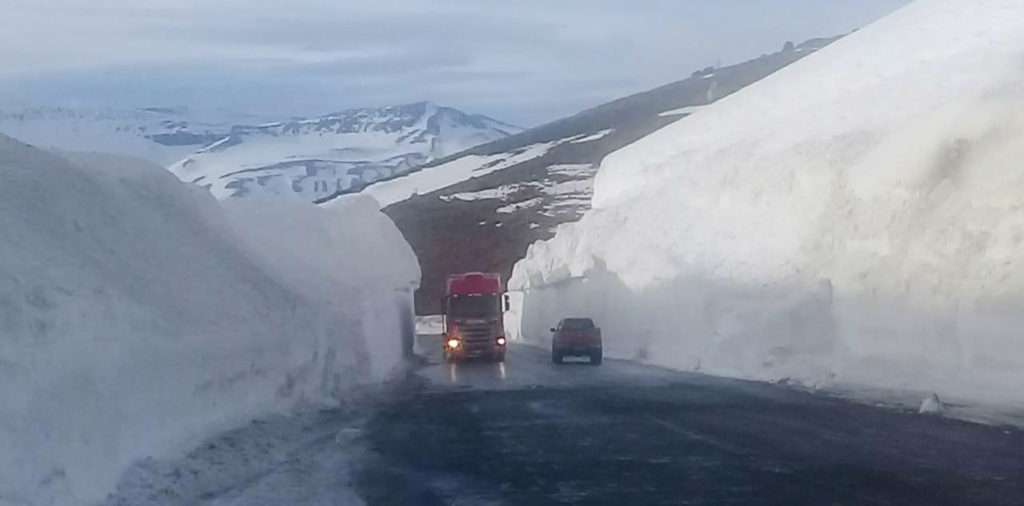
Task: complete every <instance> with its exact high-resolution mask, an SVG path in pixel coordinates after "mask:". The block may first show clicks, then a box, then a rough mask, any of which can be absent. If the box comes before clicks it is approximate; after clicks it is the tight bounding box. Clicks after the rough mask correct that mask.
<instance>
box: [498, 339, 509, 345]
mask: <svg viewBox="0 0 1024 506" xmlns="http://www.w3.org/2000/svg"><path fill="white" fill-rule="evenodd" d="M507 342H508V341H506V340H505V338H504V337H499V338H498V346H505V343H507Z"/></svg>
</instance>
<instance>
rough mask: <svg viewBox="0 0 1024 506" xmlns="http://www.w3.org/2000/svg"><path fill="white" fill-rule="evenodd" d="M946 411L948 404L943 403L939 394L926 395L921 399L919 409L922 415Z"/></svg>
mask: <svg viewBox="0 0 1024 506" xmlns="http://www.w3.org/2000/svg"><path fill="white" fill-rule="evenodd" d="M945 411H946V406H944V405H943V404H942V401H941V400H939V396H938V395H935V394H931V395H929V396H928V397H925V398H924V400H923V401H921V409H919V410H918V412H919V413H921V414H922V415H937V414H941V413H943V412H945Z"/></svg>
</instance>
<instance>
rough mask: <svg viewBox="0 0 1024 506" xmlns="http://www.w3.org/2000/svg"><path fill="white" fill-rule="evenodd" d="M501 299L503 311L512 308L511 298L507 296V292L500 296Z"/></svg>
mask: <svg viewBox="0 0 1024 506" xmlns="http://www.w3.org/2000/svg"><path fill="white" fill-rule="evenodd" d="M501 300H502V303H503V304H504V311H508V310H509V309H512V298H511V297H509V296H508V294H507V293H506V294H505V295H503V296H502V298H501Z"/></svg>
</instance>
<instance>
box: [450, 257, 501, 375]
mask: <svg viewBox="0 0 1024 506" xmlns="http://www.w3.org/2000/svg"><path fill="white" fill-rule="evenodd" d="M507 309H508V297H507V296H506V295H505V294H504V293H503V292H502V289H501V275H499V274H495V273H486V272H470V273H466V274H456V275H453V276H449V277H448V281H447V285H446V289H445V294H444V297H443V299H442V301H441V315H442V317H443V322H444V339H443V341H444V358H445V360H447V361H457V360H462V359H467V358H483V359H488V360H492V361H495V362H501V361H504V360H505V349H506V347H507V345H508V342H507V340H506V336H505V322H504V321H503V320H504V318H503V315H504V313H505V310H507Z"/></svg>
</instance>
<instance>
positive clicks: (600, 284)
mask: <svg viewBox="0 0 1024 506" xmlns="http://www.w3.org/2000/svg"><path fill="white" fill-rule="evenodd" d="M1021 83H1024V2H1020V1H1019V0H971V1H967V0H919V1H917V2H915V3H913V4H910V5H909V6H907V7H904V8H903V9H901V10H899V11H897V12H896V13H894V14H892V15H890V16H889V17H887V18H885V19H883V20H881V21H879V22H877V23H875V24H873V25H872V26H869V27H867V28H865V29H862V30H860V31H858V32H856V33H853V34H851V35H849V36H848V37H845V38H843V39H842V40H840V41H838V42H836V43H835V44H833V45H831V46H829V47H828V48H826V49H823V50H822V51H820V52H819V53H817V54H815V55H812V56H810V57H808V58H806V59H804V60H802V61H800V62H798V63H795V64H793V65H792V66H790V67H787V68H786V69H784V70H782V71H780V72H778V73H777V74H775V75H773V76H771V77H769V78H767V79H765V80H764V81H762V82H760V83H757V84H755V85H753V86H751V87H749V88H747V89H745V90H743V91H741V92H739V93H737V94H735V95H733V96H730V97H728V98H726V99H724V100H722V101H720V102H718V103H716V104H714V105H712V106H709V107H707V108H704V109H702V110H700V111H698V112H697V113H695V114H694V115H693V116H690V117H688V118H685V119H682V120H680V121H679V122H677V123H674V124H672V125H669V126H668V127H665V128H664V129H662V130H660V131H658V132H655V133H654V134H652V135H650V136H648V137H647V138H644V139H642V140H640V141H638V142H636V143H635V144H633V145H631V146H628V147H626V148H624V149H623V150H621V151H619V152H617V153H614V154H612V155H610V156H609V157H608V158H607V159H606V160H605V161H604V163H603V165H602V167H601V169H600V172H599V173H598V175H597V179H596V181H595V194H594V200H593V205H594V209H593V210H592V211H590V212H589V213H588V214H587V215H586V216H585V217H584V218H583V220H582V221H580V222H579V223H576V224H572V225H568V226H565V227H563V228H561V229H560V230H558V232H557V234H556V236H555V237H554V238H553V239H551V240H549V241H546V242H539V243H536V244H534V245H532V247H531V248H530V249H529V251H528V253H527V256H526V258H525V259H524V260H522V261H520V262H519V263H518V264H517V265H516V266H515V269H514V272H513V275H512V278H511V280H510V288H511V289H513V290H519V291H521V292H522V294H521V296H520V297H517V298H516V300H517V301H518V308H517V309H516V310H515V312H514V313H513V314H512V315H510V316H511V319H512V320H513V321H511V322H510V327H511V328H514V329H519V331H520V338H522V339H527V340H533V341H537V342H541V343H546V342H548V341H549V339H550V337H549V335H550V334H549V332H548V330H547V329H548V327H551V326H552V325H553V324H554V323H555V322H556V321H557V320H558V319H559V318H561V317H565V316H573V315H580V316H585V315H589V316H594V317H595V318H596V319H597V320H598V322H599V324H600V326H602V327H603V334H604V336H605V340H606V352H607V353H609V354H610V355H614V356H621V357H630V358H641V359H646V360H649V361H651V362H654V363H658V364H662V365H667V366H671V367H675V368H680V369H687V370H700V371H705V372H710V373H713V374H721V375H728V376H737V377H743V378H753V379H764V380H775V379H784V378H789V379H792V380H794V381H802V382H804V383H805V384H808V385H819V386H820V385H825V384H828V383H830V382H843V383H853V384H863V385H870V386H881V387H887V388H894V387H895V388H912V389H927V390H932V391H936V392H939V393H940V394H941V393H946V394H950V395H963V396H973V397H976V398H982V399H986V400H989V401H994V402H1009V401H1021V400H1024V390H1021V389H1020V388H1019V385H1020V384H1021V383H1022V382H1024V332H1022V329H1024V191H1022V190H1021V188H1024V86H1021Z"/></svg>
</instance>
